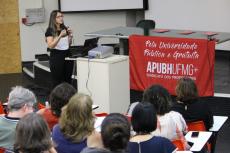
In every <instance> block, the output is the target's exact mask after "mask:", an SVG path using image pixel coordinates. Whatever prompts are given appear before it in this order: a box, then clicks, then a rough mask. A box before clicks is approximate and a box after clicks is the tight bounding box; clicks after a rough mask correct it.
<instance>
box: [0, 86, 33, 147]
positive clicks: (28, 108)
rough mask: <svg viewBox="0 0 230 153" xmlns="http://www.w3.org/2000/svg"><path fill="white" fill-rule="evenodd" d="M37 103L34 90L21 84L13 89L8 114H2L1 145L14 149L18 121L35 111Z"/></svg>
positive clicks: (0, 127)
mask: <svg viewBox="0 0 230 153" xmlns="http://www.w3.org/2000/svg"><path fill="white" fill-rule="evenodd" d="M35 103H36V97H35V95H34V93H33V92H32V91H30V90H28V89H25V88H23V87H21V86H16V87H14V88H13V89H12V91H11V92H10V93H9V97H8V105H7V107H8V114H6V115H4V116H0V147H3V148H6V149H10V150H12V149H13V144H14V141H15V128H16V125H17V122H18V121H19V119H20V118H21V117H23V116H24V115H26V114H28V113H31V112H33V111H34V108H33V106H34V104H35Z"/></svg>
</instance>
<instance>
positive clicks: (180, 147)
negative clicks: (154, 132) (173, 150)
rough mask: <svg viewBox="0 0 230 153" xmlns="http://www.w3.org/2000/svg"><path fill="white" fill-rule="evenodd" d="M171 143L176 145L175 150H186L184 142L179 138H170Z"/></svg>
mask: <svg viewBox="0 0 230 153" xmlns="http://www.w3.org/2000/svg"><path fill="white" fill-rule="evenodd" d="M172 143H173V144H174V145H175V146H176V147H177V151H184V150H186V146H185V143H184V142H183V140H181V139H176V140H172Z"/></svg>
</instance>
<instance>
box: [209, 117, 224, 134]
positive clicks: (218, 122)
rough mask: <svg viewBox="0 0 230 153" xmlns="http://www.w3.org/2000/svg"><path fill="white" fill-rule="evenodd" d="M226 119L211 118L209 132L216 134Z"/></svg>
mask: <svg viewBox="0 0 230 153" xmlns="http://www.w3.org/2000/svg"><path fill="white" fill-rule="evenodd" d="M227 119H228V116H213V127H211V128H210V129H209V131H212V132H218V131H219V130H220V128H221V127H222V126H223V125H224V123H225V122H226V121H227Z"/></svg>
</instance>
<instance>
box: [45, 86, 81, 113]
mask: <svg viewBox="0 0 230 153" xmlns="http://www.w3.org/2000/svg"><path fill="white" fill-rule="evenodd" d="M76 92H77V91H76V89H75V88H74V87H73V86H72V85H70V84H68V83H61V84H59V85H58V86H56V87H55V88H54V89H53V90H52V92H51V93H50V96H49V102H50V106H51V110H52V112H53V114H54V115H56V116H57V117H60V115H61V109H62V107H63V106H65V105H66V104H67V103H68V102H69V99H70V98H71V97H72V96H73V95H74V94H75V93H76Z"/></svg>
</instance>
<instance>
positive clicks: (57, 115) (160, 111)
mask: <svg viewBox="0 0 230 153" xmlns="http://www.w3.org/2000/svg"><path fill="white" fill-rule="evenodd" d="M176 94H177V99H176V103H173V102H172V99H171V95H170V94H169V92H168V91H167V89H165V88H164V87H162V86H160V85H152V86H150V87H149V88H147V89H146V90H145V91H144V93H143V99H142V101H141V102H136V103H132V104H131V105H130V108H129V110H128V115H129V116H131V125H130V122H129V121H128V119H127V117H126V116H124V115H122V114H119V113H111V114H109V115H108V116H107V117H106V118H105V119H104V120H103V122H102V125H101V132H97V131H96V130H95V129H94V123H95V119H96V117H95V114H94V112H93V110H92V105H93V101H92V99H91V97H90V96H88V95H85V94H82V93H77V91H76V89H75V88H74V87H73V86H71V85H69V84H67V83H62V84H60V85H58V86H56V87H55V88H54V89H53V90H52V92H51V94H50V96H49V104H50V106H49V107H48V108H47V107H46V108H43V109H40V110H38V111H36V110H35V109H34V106H35V105H36V97H35V95H34V94H33V92H31V91H30V90H28V89H26V88H23V87H20V86H17V87H15V88H13V89H12V91H11V92H10V93H9V97H8V106H7V107H8V113H7V114H6V115H1V116H0V147H2V148H6V149H7V150H11V151H14V152H20V153H27V152H28V153H29V152H33V153H46V152H50V153H55V152H58V153H80V152H82V153H94V152H95V153H96V152H97V153H115V152H116V153H118V152H121V153H123V152H124V153H125V152H130V153H141V152H144V153H148V152H149V153H150V152H158V153H161V152H162V153H169V152H170V153H171V152H173V151H174V150H175V149H176V148H175V146H174V145H173V143H172V141H173V140H177V139H182V140H183V142H184V143H185V146H186V148H187V149H189V147H190V146H189V145H188V144H187V143H186V141H185V139H184V135H185V134H186V133H187V126H186V122H190V121H197V120H202V121H204V123H205V126H206V128H207V129H209V128H210V127H212V124H213V118H212V113H211V112H210V110H209V109H208V108H207V106H206V105H204V103H203V102H202V101H200V99H199V96H198V89H197V87H196V85H195V83H194V81H193V80H191V79H190V78H182V79H180V80H179V81H178V85H177V86H176ZM35 111H36V113H33V112H35ZM130 131H133V132H130Z"/></svg>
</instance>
